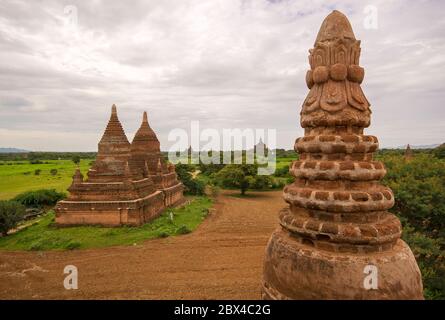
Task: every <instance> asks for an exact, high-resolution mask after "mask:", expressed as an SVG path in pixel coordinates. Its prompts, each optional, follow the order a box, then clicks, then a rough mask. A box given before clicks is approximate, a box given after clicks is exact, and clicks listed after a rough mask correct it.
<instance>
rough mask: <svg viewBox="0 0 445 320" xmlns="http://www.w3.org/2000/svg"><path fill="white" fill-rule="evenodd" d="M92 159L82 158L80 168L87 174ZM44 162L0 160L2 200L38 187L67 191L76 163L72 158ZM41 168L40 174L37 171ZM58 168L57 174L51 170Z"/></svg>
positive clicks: (0, 197) (0, 194) (0, 191)
mask: <svg viewBox="0 0 445 320" xmlns="http://www.w3.org/2000/svg"><path fill="white" fill-rule="evenodd" d="M91 161H92V160H91V159H86V160H81V162H80V169H81V171H82V173H83V174H84V175H85V174H86V172H87V171H88V168H89V163H90V162H91ZM44 162H45V163H43V164H30V163H29V162H28V161H0V200H8V199H11V198H13V197H15V196H16V195H17V194H19V193H22V192H25V191H30V190H37V189H56V190H57V191H63V192H66V189H67V188H68V187H69V186H70V184H71V181H72V176H73V174H74V170H75V168H76V165H75V164H74V162H72V161H71V160H45V161H44ZM37 169H40V170H41V172H40V174H39V175H35V171H36V170H37ZM51 169H57V174H56V175H54V176H53V175H51V173H50V170H51Z"/></svg>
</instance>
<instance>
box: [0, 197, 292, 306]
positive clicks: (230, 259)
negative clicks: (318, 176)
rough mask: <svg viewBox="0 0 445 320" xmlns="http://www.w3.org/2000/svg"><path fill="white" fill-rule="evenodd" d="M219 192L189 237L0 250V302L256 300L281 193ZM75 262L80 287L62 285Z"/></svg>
mask: <svg viewBox="0 0 445 320" xmlns="http://www.w3.org/2000/svg"><path fill="white" fill-rule="evenodd" d="M234 195H237V193H235V192H229V191H227V192H224V193H223V194H222V195H220V196H219V197H218V200H217V202H216V203H215V205H214V208H215V209H216V210H215V212H214V213H212V215H210V216H209V217H208V218H207V219H206V220H205V221H204V222H203V223H202V224H201V225H200V226H199V228H198V229H197V230H196V231H194V232H193V233H191V234H188V235H184V236H177V237H171V238H165V239H156V240H148V241H146V242H145V243H144V244H142V245H137V246H130V247H128V246H120V247H110V248H104V249H90V250H74V251H49V252H4V251H3V252H0V299H259V298H260V284H261V273H262V263H263V256H264V250H265V247H266V243H267V240H268V238H269V236H270V234H271V233H272V231H273V230H274V228H276V226H277V216H278V211H279V209H280V208H281V207H283V206H284V205H285V203H284V202H283V200H282V198H281V191H276V192H256V193H250V196H249V197H246V198H239V197H236V196H234ZM69 264H72V265H75V266H76V267H77V268H78V271H79V289H78V290H66V289H65V288H64V286H63V279H64V277H65V275H64V274H63V269H64V267H65V266H66V265H69Z"/></svg>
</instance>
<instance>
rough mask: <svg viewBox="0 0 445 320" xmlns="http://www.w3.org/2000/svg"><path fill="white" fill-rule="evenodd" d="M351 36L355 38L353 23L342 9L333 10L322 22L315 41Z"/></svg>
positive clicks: (350, 37)
mask: <svg viewBox="0 0 445 320" xmlns="http://www.w3.org/2000/svg"><path fill="white" fill-rule="evenodd" d="M342 38H349V39H352V40H355V36H354V32H353V31H352V26H351V23H350V22H349V20H348V18H347V17H346V16H345V15H344V14H343V13H341V12H340V11H337V10H334V11H332V12H331V13H330V14H329V15H328V16H327V17H326V18H325V19H324V20H323V23H322V24H321V27H320V31H318V35H317V39H316V40H315V43H317V42H319V41H327V40H333V39H342Z"/></svg>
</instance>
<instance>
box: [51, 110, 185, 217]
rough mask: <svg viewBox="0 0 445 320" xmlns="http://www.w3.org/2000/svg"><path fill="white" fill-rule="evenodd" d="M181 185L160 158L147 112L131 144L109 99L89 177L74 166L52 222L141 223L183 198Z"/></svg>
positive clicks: (172, 166)
mask: <svg viewBox="0 0 445 320" xmlns="http://www.w3.org/2000/svg"><path fill="white" fill-rule="evenodd" d="M183 188H184V187H183V185H182V183H181V182H179V181H178V180H177V176H176V173H175V167H174V165H173V164H168V165H167V164H166V163H165V161H164V160H163V159H162V155H161V151H160V144H159V140H158V139H157V137H156V134H155V133H154V131H153V130H152V129H151V128H150V126H149V125H148V119H147V113H146V112H144V116H143V120H142V124H141V127H140V128H139V130H138V131H137V133H136V135H135V137H134V139H133V142H132V143H131V144H130V143H129V142H128V139H127V137H126V135H125V132H124V130H123V128H122V125H121V123H120V121H119V119H118V116H117V110H116V106H115V105H113V106H112V109H111V117H110V120H109V121H108V125H107V127H106V129H105V132H104V134H103V136H102V139H101V140H100V142H99V150H98V153H97V157H96V161H95V163H94V165H93V167H92V168H91V169H90V170H89V171H88V178H87V179H86V180H84V177H83V175H82V174H81V172H80V170H79V169H77V170H76V172H75V174H74V176H73V182H72V184H71V186H70V187H69V188H68V191H69V196H68V198H67V199H66V200H62V201H59V202H58V204H57V206H56V223H57V224H58V225H105V226H119V225H140V224H143V223H145V222H148V221H150V220H152V219H153V218H155V217H157V216H158V215H159V214H160V212H162V210H163V209H164V208H166V207H170V206H175V205H178V204H181V203H182V202H183V201H184V197H183V194H182V192H183Z"/></svg>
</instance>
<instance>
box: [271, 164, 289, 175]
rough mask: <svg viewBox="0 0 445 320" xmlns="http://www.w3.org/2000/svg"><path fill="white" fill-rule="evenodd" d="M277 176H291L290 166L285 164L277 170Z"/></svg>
mask: <svg viewBox="0 0 445 320" xmlns="http://www.w3.org/2000/svg"><path fill="white" fill-rule="evenodd" d="M274 176H275V177H287V176H289V167H288V166H284V167H281V168H278V169H276V170H275V174H274Z"/></svg>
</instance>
